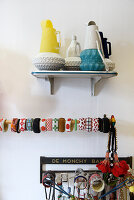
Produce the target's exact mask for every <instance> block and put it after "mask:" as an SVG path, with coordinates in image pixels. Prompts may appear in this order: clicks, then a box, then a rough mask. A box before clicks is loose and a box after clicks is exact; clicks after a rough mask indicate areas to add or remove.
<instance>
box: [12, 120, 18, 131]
mask: <svg viewBox="0 0 134 200" xmlns="http://www.w3.org/2000/svg"><path fill="white" fill-rule="evenodd" d="M17 122H18V118H13V120H12V123H11V131H13V132H17Z"/></svg>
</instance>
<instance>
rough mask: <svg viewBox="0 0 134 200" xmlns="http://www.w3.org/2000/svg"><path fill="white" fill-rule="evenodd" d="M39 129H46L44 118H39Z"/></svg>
mask: <svg viewBox="0 0 134 200" xmlns="http://www.w3.org/2000/svg"><path fill="white" fill-rule="evenodd" d="M40 130H41V131H46V119H41V120H40Z"/></svg>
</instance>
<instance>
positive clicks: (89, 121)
mask: <svg viewBox="0 0 134 200" xmlns="http://www.w3.org/2000/svg"><path fill="white" fill-rule="evenodd" d="M86 131H88V132H91V131H92V118H90V117H88V118H86Z"/></svg>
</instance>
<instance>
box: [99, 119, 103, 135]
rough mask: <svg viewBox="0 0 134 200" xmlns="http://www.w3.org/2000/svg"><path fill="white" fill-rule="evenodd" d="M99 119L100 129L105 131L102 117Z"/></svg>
mask: <svg viewBox="0 0 134 200" xmlns="http://www.w3.org/2000/svg"><path fill="white" fill-rule="evenodd" d="M98 120H99V131H100V132H103V121H102V119H101V118H98Z"/></svg>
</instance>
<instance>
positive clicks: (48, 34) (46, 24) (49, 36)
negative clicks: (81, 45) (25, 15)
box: [40, 20, 60, 53]
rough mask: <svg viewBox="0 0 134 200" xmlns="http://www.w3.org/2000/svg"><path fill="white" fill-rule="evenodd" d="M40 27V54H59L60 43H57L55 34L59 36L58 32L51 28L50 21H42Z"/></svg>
mask: <svg viewBox="0 0 134 200" xmlns="http://www.w3.org/2000/svg"><path fill="white" fill-rule="evenodd" d="M41 27H42V38H41V45H40V53H43V52H52V53H59V49H60V42H59V43H58V42H57V34H59V35H60V32H59V31H56V30H55V29H54V28H53V24H52V22H51V21H50V20H45V21H42V22H41ZM59 38H60V36H59Z"/></svg>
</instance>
